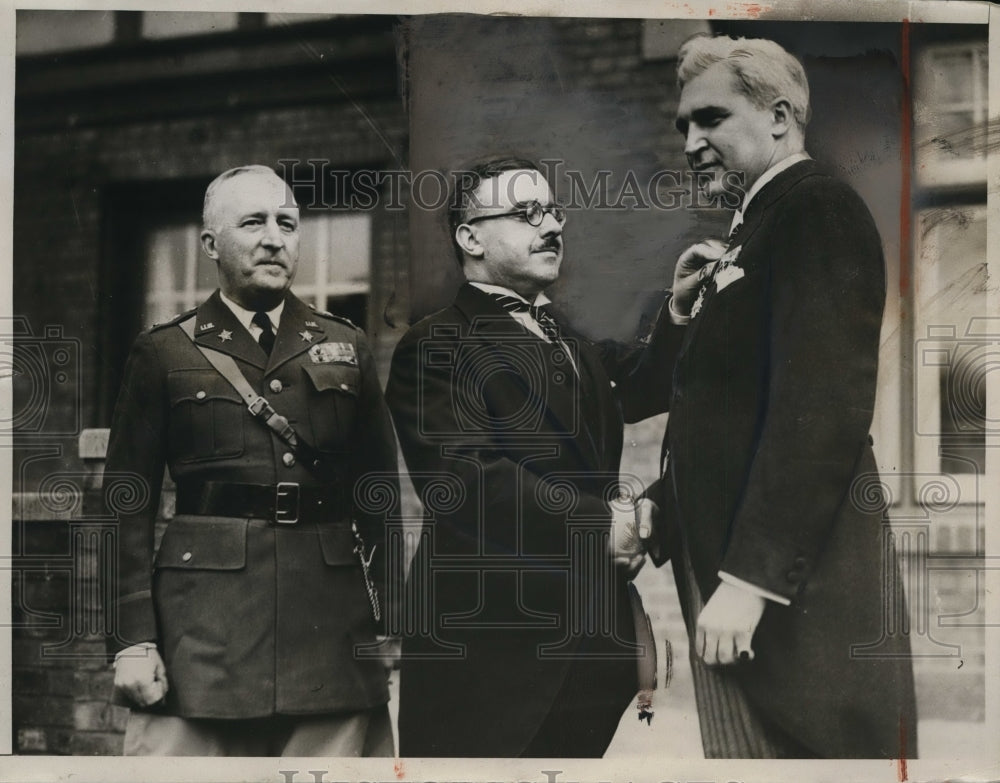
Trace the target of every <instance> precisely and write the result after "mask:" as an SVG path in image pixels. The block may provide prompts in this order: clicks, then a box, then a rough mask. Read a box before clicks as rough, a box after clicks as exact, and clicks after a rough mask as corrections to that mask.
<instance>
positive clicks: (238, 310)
mask: <svg viewBox="0 0 1000 783" xmlns="http://www.w3.org/2000/svg"><path fill="white" fill-rule="evenodd" d="M219 297H220V298H221V299H222V301H223V302H225V303H226V307H228V308H229V309H230V310H232V311H233V315H235V316H236V320H238V321H239V322H240V323H241V324H243V328H244V329H246V330H247V331H248V332H250V333H251V334H252V333H253V329H251V324H250V322H251V321H252V320H253V317H254V314H255V313H256V311H255V310H247V309H246V308H245V307H242V306H241V305H238V304H236V302H234V301H233V300H232V299H230V298H229V297H228V296H226V295H225V294H224V293H222V291H221V290H220V291H219ZM284 309H285V300H284V299H282V300H281V301H280V302H279V303H278V306H277V307H275V308H274V309H273V310H268V311H267V317H268V318H270V319H271V326H273V327H274V331H275V332H277V331H278V325H279V324H280V323H281V313H282V311H283V310H284ZM254 328H257V327H254Z"/></svg>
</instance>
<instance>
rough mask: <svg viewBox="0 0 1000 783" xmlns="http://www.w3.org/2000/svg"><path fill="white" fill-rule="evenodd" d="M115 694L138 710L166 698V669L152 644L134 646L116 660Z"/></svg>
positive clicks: (117, 656) (122, 652) (125, 650)
mask: <svg viewBox="0 0 1000 783" xmlns="http://www.w3.org/2000/svg"><path fill="white" fill-rule="evenodd" d="M114 687H115V690H116V691H119V692H120V693H121V694H123V695H124V696H125V697H126V698H127V699H128V700H129V701H130V702H132V703H133V704H135V705H136V706H137V707H149V706H151V705H153V704H156V702H158V701H160V700H161V699H163V697H164V696H166V695H167V690H168V685H167V669H166V667H165V666H164V665H163V659H162V658H161V657H160V653H158V652H157V650H156V645H154V644H151V643H144V644H136V645H133V646H132V647H128V648H126V649H124V650H122V651H121V652H120V653H118V655H116V656H115V686H114Z"/></svg>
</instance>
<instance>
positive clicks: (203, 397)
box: [194, 391, 208, 400]
mask: <svg viewBox="0 0 1000 783" xmlns="http://www.w3.org/2000/svg"><path fill="white" fill-rule="evenodd" d="M194 396H195V397H197V398H198V399H199V400H203V399H205V397H207V396H208V395H207V394H205V392H203V391H199V392H198V393H197V394H196V395H194Z"/></svg>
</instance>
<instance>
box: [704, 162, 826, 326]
mask: <svg viewBox="0 0 1000 783" xmlns="http://www.w3.org/2000/svg"><path fill="white" fill-rule="evenodd" d="M817 169H818V166H817V164H816V162H815V161H813V160H803V161H799V162H798V163H795V164H793V165H792V166H789V167H788V168H787V169H785V170H784V171H782V172H781V173H780V174H778V175H777V176H776V177H775V178H774V179H772V180H771V181H770V182H768V183H767V184H766V185H764V187H762V188H761V189H760V192H759V193H757V194H756V195H755V196H754V197H753V200H752V201H751V202H750V204H749V206H748V207H747V212H746V215H744V217H743V223H742V224H741V225H740V227H739V228H737V229H736V233H735V234H734V235H733V237H732V239H730V240H729V247H728V250H736V249H740V248H742V247H744V246H745V245H746V244H747V242H748V241H749V240H750V237H752V236H753V235H754V233H755V232H756V231H757V229H758V228H760V226H761V224H762V223H763V222H764V217H765V216H766V214H767V212H768V210H769V209H770V208H771V207H772V206H773V205H774V203H775V202H776V201H778V199H780V198H781V197H782V196H784V195H785V194H786V193H787V192H788V191H789V190H790V189H791V188H792V187H793V186H794V185H796V184H798V183H799V182H801V181H802V180H803V179H805V178H806V177H808V176H811V175H812V174H815V173H816V172H817ZM717 293H718V288H717V286H716V284H715V282H714V280H713V282H712V284H711V285H710V286H709V287H708V290H707V291H706V293H705V300H704V302H703V303H702V310H705V309H706V308H708V307H709V306H710V304H711V302H712V300H713V299H714V298H715V295H716V294H717ZM705 321H706V318H705V317H704V313H700V314H699V315H698V316H697V317H696V318H694V319H692V321H691V324H690V326H688V330H687V335H686V337H685V343H686V344H688V343H690V342H691V341H692V340H693V339H694V337H695V335H696V334H697V332H698V329H699V327H700V326H701V324H703V323H704V322H705Z"/></svg>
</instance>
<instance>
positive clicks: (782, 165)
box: [729, 152, 810, 234]
mask: <svg viewBox="0 0 1000 783" xmlns="http://www.w3.org/2000/svg"><path fill="white" fill-rule="evenodd" d="M809 159H810V158H809V154H808V153H806V152H796V153H795V154H793V155H789V156H788V157H787V158H785V159H784V160H781V161H779V162H778V163H775V164H774V165H773V166H771V168H769V169H768V170H767V171H765V172H764V173H763V174H761V175H760V176H759V177H757V181H756V182H754V183H753V185H751V186H750V190H748V191H747V195H746V198H744V199H743V204H742V205H741V206H740V208H739V209H737V210H736V213H735V214H734V215H733V222H732V223H730V224H729V233H730V234H732V233H733V231H734V230H736V227H737V226H739V225H740V224H741V223H742V222H743V215H744V214H746V211H747V206H748V205H749V204H750V200H751V199H752V198H753V197H754V196H756V195H757V194H758V193H760V191H761V189H762V188H763V187H764V186H765V185H766V184H767V183H768V182H770V181H771V180H772V179H774V178H775V177H777V176H778V175H779V174H780V173H781V172H783V171H784V170H785V169H789V168H791V167H792V166H794V165H795V164H796V163H798V162H799V161H803V160H809Z"/></svg>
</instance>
